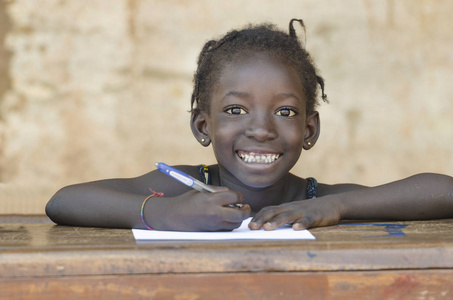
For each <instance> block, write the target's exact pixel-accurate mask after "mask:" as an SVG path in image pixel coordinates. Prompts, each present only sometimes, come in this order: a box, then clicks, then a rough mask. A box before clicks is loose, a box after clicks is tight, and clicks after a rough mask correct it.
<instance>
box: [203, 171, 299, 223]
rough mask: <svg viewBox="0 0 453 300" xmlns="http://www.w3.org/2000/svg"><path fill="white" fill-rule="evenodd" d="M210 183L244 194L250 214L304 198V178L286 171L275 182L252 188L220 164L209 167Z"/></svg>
mask: <svg viewBox="0 0 453 300" xmlns="http://www.w3.org/2000/svg"><path fill="white" fill-rule="evenodd" d="M210 169H211V170H212V172H211V176H212V184H214V185H219V186H225V187H228V188H229V189H231V190H234V191H238V192H240V193H242V194H243V195H244V199H245V203H247V204H249V205H250V207H251V208H252V215H254V214H255V213H257V212H258V211H259V210H261V209H262V208H263V207H266V206H271V205H279V204H282V203H285V202H290V201H294V200H295V199H304V197H305V187H306V182H305V180H303V179H301V178H299V177H296V176H294V175H292V174H290V173H288V174H287V175H286V176H285V177H283V178H282V179H280V180H279V181H278V182H276V183H275V184H273V185H271V186H268V187H264V188H252V187H249V186H246V185H244V184H243V183H242V182H239V181H238V180H237V179H236V178H234V177H233V176H232V175H231V174H230V173H229V172H228V171H226V170H224V169H223V168H222V167H221V166H219V165H215V166H212V167H210Z"/></svg>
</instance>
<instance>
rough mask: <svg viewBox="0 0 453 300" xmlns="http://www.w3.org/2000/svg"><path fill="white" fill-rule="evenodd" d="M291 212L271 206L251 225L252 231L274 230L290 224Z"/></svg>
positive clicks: (254, 219) (256, 217) (257, 215)
mask: <svg viewBox="0 0 453 300" xmlns="http://www.w3.org/2000/svg"><path fill="white" fill-rule="evenodd" d="M290 215H291V212H290V211H288V210H287V209H285V208H284V207H283V206H270V207H265V208H263V209H262V210H260V211H259V212H258V213H257V214H256V215H255V217H254V218H253V219H252V221H251V222H250V223H249V228H250V229H251V230H258V229H261V228H263V229H264V230H274V229H275V228H277V227H279V226H282V225H285V224H287V223H289V222H290V219H291V216H290Z"/></svg>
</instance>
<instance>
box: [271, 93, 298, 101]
mask: <svg viewBox="0 0 453 300" xmlns="http://www.w3.org/2000/svg"><path fill="white" fill-rule="evenodd" d="M275 98H280V99H286V98H294V99H296V100H297V101H301V99H300V98H299V97H297V96H296V95H295V94H294V93H291V92H289V93H278V94H277V95H276V96H275Z"/></svg>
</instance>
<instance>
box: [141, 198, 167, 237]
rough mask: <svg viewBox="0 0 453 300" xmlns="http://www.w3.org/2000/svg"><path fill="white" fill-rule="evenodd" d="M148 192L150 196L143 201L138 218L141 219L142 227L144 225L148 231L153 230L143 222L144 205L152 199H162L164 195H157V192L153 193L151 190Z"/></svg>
mask: <svg viewBox="0 0 453 300" xmlns="http://www.w3.org/2000/svg"><path fill="white" fill-rule="evenodd" d="M149 190H150V191H151V195H149V196H148V197H146V198H145V200H144V201H143V203H142V208H141V209H140V216H141V218H142V223H143V225H145V227H146V228H148V229H149V230H154V229H152V228H151V227H149V226H148V224H146V222H145V214H144V210H145V204H146V202H147V201H148V200H149V199H151V198H152V197H162V196H163V195H164V193H158V192H155V191H153V190H152V189H149Z"/></svg>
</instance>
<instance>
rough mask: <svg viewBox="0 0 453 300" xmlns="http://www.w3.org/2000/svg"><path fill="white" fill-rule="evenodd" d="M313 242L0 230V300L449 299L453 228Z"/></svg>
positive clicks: (432, 225)
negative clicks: (158, 238) (137, 238)
mask: <svg viewBox="0 0 453 300" xmlns="http://www.w3.org/2000/svg"><path fill="white" fill-rule="evenodd" d="M311 232H312V233H313V234H314V235H315V237H316V238H317V239H316V240H299V241H294V240H292V241H289V240H282V241H275V240H273V241H264V240H249V241H247V240H246V241H153V242H140V243H137V242H136V241H135V239H134V237H133V235H132V232H131V230H123V229H103V228H81V227H66V226H57V225H54V224H49V223H42V224H39V223H16V224H14V223H11V224H0V287H1V289H0V299H14V298H11V297H10V296H11V295H15V296H16V298H17V299H27V297H28V299H52V298H54V299H61V298H62V297H63V295H64V297H63V298H64V299H93V298H99V299H117V298H123V299H128V298H131V297H132V298H134V299H140V298H145V299H212V298H215V299H222V297H223V298H225V299H231V298H235V297H237V298H241V299H244V298H245V299H247V298H255V299H262V298H263V299H278V298H285V297H288V295H292V296H296V297H298V296H300V297H302V296H303V297H311V298H314V299H343V298H347V297H354V298H353V299H415V298H416V299H442V298H445V299H448V298H453V284H452V282H453V235H452V234H451V232H453V219H449V220H436V221H417V222H392V223H385V222H364V223H363V222H362V223H345V224H340V225H336V226H330V227H324V228H316V229H313V230H311ZM27 295H28V296H27ZM30 295H32V297H33V298H29V296H30ZM213 295H215V297H211V296H213ZM30 297H31V296H30Z"/></svg>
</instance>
